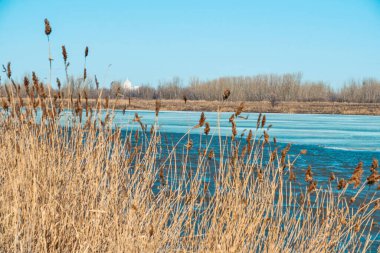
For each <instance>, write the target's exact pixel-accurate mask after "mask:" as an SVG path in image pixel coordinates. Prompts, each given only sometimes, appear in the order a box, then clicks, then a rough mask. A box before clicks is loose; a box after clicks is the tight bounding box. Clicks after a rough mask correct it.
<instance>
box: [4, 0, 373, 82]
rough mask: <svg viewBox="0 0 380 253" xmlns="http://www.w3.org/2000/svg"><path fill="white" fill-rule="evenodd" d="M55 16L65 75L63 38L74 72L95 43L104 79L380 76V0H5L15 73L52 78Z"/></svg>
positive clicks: (57, 53) (7, 43) (8, 54)
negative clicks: (49, 28)
mask: <svg viewBox="0 0 380 253" xmlns="http://www.w3.org/2000/svg"><path fill="white" fill-rule="evenodd" d="M45 17H47V18H48V19H49V20H50V22H51V25H52V28H53V32H52V35H51V42H52V53H53V58H54V62H53V75H54V76H58V77H61V78H62V79H64V72H63V71H64V66H63V60H62V57H61V45H63V44H64V45H66V47H67V50H68V53H69V61H70V63H71V66H70V68H69V71H70V73H71V74H73V75H82V72H83V70H82V69H83V64H84V59H83V52H84V48H85V47H86V46H89V48H90V55H89V58H88V74H89V75H91V76H93V75H94V74H97V76H98V77H99V79H100V80H101V82H102V83H103V84H107V83H109V82H110V81H111V80H123V79H125V78H127V77H128V78H129V79H130V80H132V82H134V83H136V84H138V83H150V84H152V85H156V84H157V83H158V81H159V80H168V79H171V78H172V77H173V76H179V77H181V78H183V79H184V80H185V82H186V80H188V79H189V78H191V77H193V76H197V77H200V78H201V79H212V78H217V77H220V76H239V75H255V74H261V73H278V74H281V73H286V72H302V73H303V77H304V80H315V81H316V80H325V81H327V82H328V83H330V84H331V85H332V86H333V87H339V86H341V85H342V84H343V83H344V81H347V80H349V79H361V78H364V77H375V78H379V79H380V47H379V46H380V1H374V0H361V1H358V0H345V1H336V0H319V1H304V0H290V1H272V0H267V1H254V0H251V1H223V0H219V1H206V0H189V1H174V0H172V1H169V0H161V1H146V0H139V1H121V0H120V1H94V0H93V1H74V0H65V1H42V0H23V1H21V0H0V33H1V35H0V63H1V64H4V63H6V62H8V61H11V62H12V65H13V72H14V76H16V77H19V78H21V77H22V76H23V75H24V74H26V73H30V72H31V71H36V72H37V73H39V75H40V76H41V77H46V76H48V66H49V65H48V61H47V57H48V53H47V40H46V37H45V36H44V25H43V20H44V18H45ZM110 64H112V65H111V66H110V67H108V66H109V65H110Z"/></svg>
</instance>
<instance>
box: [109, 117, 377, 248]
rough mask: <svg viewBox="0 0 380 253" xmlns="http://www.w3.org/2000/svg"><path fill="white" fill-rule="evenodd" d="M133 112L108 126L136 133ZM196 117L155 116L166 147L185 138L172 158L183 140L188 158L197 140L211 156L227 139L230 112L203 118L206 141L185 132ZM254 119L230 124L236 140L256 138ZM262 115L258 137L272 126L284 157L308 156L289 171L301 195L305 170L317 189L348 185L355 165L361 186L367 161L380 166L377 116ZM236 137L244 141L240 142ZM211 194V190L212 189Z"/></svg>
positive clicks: (150, 119)
mask: <svg viewBox="0 0 380 253" xmlns="http://www.w3.org/2000/svg"><path fill="white" fill-rule="evenodd" d="M135 112H136V111H126V113H125V114H123V113H122V111H115V112H114V115H113V116H114V118H113V124H114V125H116V126H118V127H120V128H121V129H122V130H124V131H125V130H136V129H140V124H139V123H137V122H134V121H133V119H134V117H135ZM137 113H138V115H139V117H140V118H141V121H142V122H143V124H146V125H147V129H148V132H149V129H150V126H151V125H152V124H154V123H155V120H156V117H155V113H154V112H153V111H137ZM200 114H201V113H200V112H178V111H171V112H165V111H164V112H160V113H159V117H158V121H157V124H158V126H159V132H160V133H161V135H162V136H163V137H164V138H163V139H164V140H165V141H164V142H166V144H170V145H173V144H175V143H176V142H177V141H178V140H179V139H180V138H181V137H182V136H183V135H184V134H186V133H189V134H190V135H189V137H187V138H184V140H182V143H181V145H179V146H178V147H180V148H178V149H177V151H176V154H177V157H181V154H185V153H186V152H187V151H186V150H185V149H184V148H183V145H184V144H185V143H186V142H187V139H188V138H191V139H192V140H193V142H194V146H193V149H192V151H191V154H190V155H192V156H193V157H197V155H198V149H199V148H200V147H201V146H202V145H200V140H201V139H200V134H201V135H202V143H205V142H206V141H207V142H208V143H211V144H210V146H211V148H213V149H214V150H215V153H216V155H217V154H218V149H219V142H218V138H219V135H221V136H222V138H223V139H226V137H227V136H231V123H230V122H229V120H228V119H229V117H230V116H231V115H232V114H233V112H223V113H219V114H218V113H216V112H205V116H206V122H209V123H210V127H211V131H210V134H209V136H205V135H204V134H203V128H198V129H193V130H191V131H190V132H189V129H191V128H192V127H194V126H195V125H196V124H197V123H198V121H199V117H200ZM258 115H259V114H257V113H243V114H242V116H244V117H246V116H248V119H241V118H237V119H235V121H236V124H237V130H238V134H237V139H239V138H241V139H245V138H246V136H247V134H248V131H249V130H250V129H252V131H253V132H255V130H256V124H257V118H258ZM265 115H266V127H264V129H259V131H258V135H257V137H260V135H262V133H263V130H266V128H267V126H269V125H272V127H271V128H270V129H269V131H268V133H269V135H270V138H271V140H272V139H273V137H276V139H277V143H278V144H277V147H278V148H279V150H281V148H282V147H284V146H285V145H286V144H288V143H291V144H292V147H291V150H290V152H289V155H290V157H291V158H295V157H296V156H297V154H299V152H300V151H301V150H303V149H306V150H307V154H306V155H302V156H300V157H299V159H298V160H297V162H296V163H295V167H294V171H295V172H296V174H297V181H298V182H299V185H300V187H303V189H304V187H305V185H306V183H305V182H304V179H303V178H304V173H305V171H306V169H307V166H308V165H311V166H312V168H313V173H314V179H315V180H317V181H318V187H323V185H325V186H326V185H327V184H328V179H329V175H330V172H334V173H335V175H336V177H337V178H345V179H346V180H347V179H349V177H350V176H351V174H352V172H353V170H354V169H355V167H356V165H357V164H358V162H360V161H362V162H363V163H364V166H363V168H364V174H363V181H364V180H365V178H367V177H368V176H369V175H370V170H369V168H370V165H371V163H372V159H373V158H377V159H379V160H380V116H360V115H323V114H319V115H315V114H273V113H268V114H265ZM241 134H244V136H242V137H240V136H241ZM244 144H245V142H244ZM170 145H169V146H170ZM181 147H182V148H181ZM202 148H204V147H202ZM270 148H271V149H272V150H273V148H275V146H274V145H273V143H272V144H271V147H270ZM267 149H268V148H267ZM268 152H269V151H268ZM194 166H196V162H194ZM209 176H210V177H212V176H213V175H209ZM206 180H207V179H206ZM210 188H211V189H212V186H210ZM351 188H352V187H350V188H349V189H348V191H347V193H348V194H352V195H353V194H354V192H356V191H355V190H353V189H351ZM373 188H374V187H373ZM366 191H367V190H365V192H366ZM368 191H372V192H376V190H375V189H368ZM376 194H377V193H376ZM365 199H366V197H365V196H364V194H363V196H361V195H359V196H358V198H357V201H356V202H358V203H361V201H365ZM374 219H375V226H374V231H373V233H372V235H373V236H375V238H372V239H374V240H375V243H374V244H373V245H372V247H371V249H376V248H377V247H378V246H379V244H380V241H379V240H380V238H378V237H376V233H377V232H378V231H380V226H379V221H380V214H379V212H377V213H376V214H375V216H374Z"/></svg>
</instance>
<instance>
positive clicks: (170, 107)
mask: <svg viewBox="0 0 380 253" xmlns="http://www.w3.org/2000/svg"><path fill="white" fill-rule="evenodd" d="M28 100H29V99H28V98H24V103H25V104H28V102H29V101H28ZM101 101H102V102H101V103H102V108H104V107H105V103H106V102H105V101H106V100H105V99H104V98H102V100H101ZM159 101H160V111H203V112H216V111H218V110H219V111H220V112H233V111H235V110H236V108H237V107H238V106H239V105H240V104H241V103H242V102H243V103H244V108H243V112H257V113H291V114H342V115H380V103H345V102H277V103H276V105H275V106H272V104H271V103H270V102H269V101H223V102H222V101H205V100H188V101H187V103H185V102H184V101H183V100H178V99H177V100H175V99H160V100H159ZM76 102H77V99H74V100H73V103H74V104H75V103H76ZM81 102H82V108H83V109H85V99H84V98H82V99H81ZM68 104H70V100H69V99H64V101H63V107H65V108H67V107H68ZM88 104H89V106H90V107H92V108H96V105H95V104H96V100H95V99H88ZM108 108H110V109H117V110H124V109H125V110H136V111H138V110H152V111H154V110H155V109H156V100H154V99H149V100H148V99H137V98H131V100H130V102H129V100H128V98H123V99H117V100H116V99H110V100H109V103H108Z"/></svg>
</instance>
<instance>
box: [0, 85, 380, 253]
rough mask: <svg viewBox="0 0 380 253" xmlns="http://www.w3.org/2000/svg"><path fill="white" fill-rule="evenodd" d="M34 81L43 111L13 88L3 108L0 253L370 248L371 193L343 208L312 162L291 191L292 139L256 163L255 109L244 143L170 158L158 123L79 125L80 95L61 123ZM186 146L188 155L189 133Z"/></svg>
mask: <svg viewBox="0 0 380 253" xmlns="http://www.w3.org/2000/svg"><path fill="white" fill-rule="evenodd" d="M42 88H43V87H42ZM42 88H41V87H39V89H38V91H39V92H37V91H35V93H33V96H35V98H33V99H31V98H30V101H32V100H35V101H40V102H39V105H40V107H38V108H36V107H35V106H34V103H35V102H33V103H32V102H30V103H25V104H26V105H25V110H21V109H20V107H19V106H18V102H17V103H16V101H17V99H15V96H16V95H12V94H14V93H13V92H12V90H11V91H10V97H9V101H10V103H9V104H8V107H9V111H8V112H7V111H5V110H3V111H2V114H1V122H0V127H1V130H2V134H1V135H0V154H1V155H0V159H1V160H0V251H1V252H73V251H75V252H138V251H142V252H153V251H181V252H182V251H203V252H205V251H206V252H209V251H218V252H227V251H228V252H238V251H239V252H247V251H253V252H255V251H265V252H291V251H298V252H318V251H321V252H333V251H334V252H343V251H345V250H349V251H351V252H356V251H359V250H366V249H368V247H369V246H370V244H371V241H370V239H369V237H366V236H367V235H368V233H369V230H370V229H371V227H372V224H373V221H372V217H373V215H374V213H375V211H376V210H377V208H378V207H377V203H378V201H379V199H378V198H374V197H372V198H369V199H368V200H367V201H366V203H363V205H362V206H361V208H360V210H356V209H352V208H351V207H350V205H349V203H348V201H347V200H346V196H347V194H346V189H347V187H348V185H347V184H345V185H344V186H342V189H343V191H342V192H339V193H337V192H335V190H333V188H335V187H336V186H334V185H332V184H335V183H334V182H332V184H330V185H329V186H326V187H325V188H323V189H322V188H318V187H317V183H316V181H313V178H312V174H311V169H310V170H309V171H308V172H307V174H306V175H307V176H309V177H308V178H309V181H310V185H309V187H308V189H305V190H304V191H303V190H302V192H301V193H300V192H298V193H297V192H295V190H294V186H293V184H292V182H289V181H288V180H290V181H291V180H293V179H291V178H289V176H290V175H289V174H291V173H294V171H292V165H291V164H292V161H290V160H289V159H288V157H287V153H288V152H289V149H290V146H288V147H286V148H285V149H284V150H283V151H282V152H281V156H277V151H276V150H274V151H273V152H274V155H273V157H272V156H271V159H270V161H269V162H268V163H264V162H263V153H264V152H269V151H270V150H267V149H268V148H270V146H271V145H273V144H271V143H270V141H269V136H265V135H264V136H263V137H258V136H260V135H262V132H263V127H264V126H265V122H266V118H265V117H264V116H262V117H261V116H260V118H259V122H260V119H261V122H260V123H258V127H257V129H256V130H254V131H253V132H252V131H250V134H249V135H248V137H247V143H246V144H241V143H240V142H239V141H237V140H235V141H233V142H232V143H231V145H229V144H225V143H224V142H223V141H221V142H223V143H224V144H223V143H221V150H219V153H221V154H222V155H221V156H220V157H215V155H214V151H213V150H209V148H208V143H207V142H203V144H202V146H201V149H202V150H204V152H201V153H200V154H199V157H198V158H197V159H195V160H194V159H192V160H191V159H190V158H189V156H188V155H185V156H183V157H179V156H180V155H178V154H177V152H178V151H179V150H181V149H182V148H183V147H181V146H179V145H178V144H176V145H175V146H174V148H166V146H165V145H163V143H162V142H161V136H160V133H159V132H156V130H155V129H157V127H155V128H153V130H152V135H147V134H146V132H145V129H143V124H142V123H141V119H140V118H139V117H138V115H137V114H136V117H135V118H136V122H137V123H139V124H140V125H141V128H142V129H141V130H139V131H137V132H135V133H127V135H126V137H125V138H121V130H120V129H114V130H112V128H111V127H110V126H111V125H112V117H111V116H110V115H112V110H107V112H104V113H106V115H107V116H105V118H104V117H100V116H101V115H98V114H96V112H95V110H92V109H91V108H90V109H89V110H90V111H94V114H91V115H92V117H91V118H86V117H84V116H83V117H84V118H83V119H84V120H86V123H85V124H80V123H79V121H80V120H79V119H80V117H82V115H78V112H77V111H76V110H78V107H80V106H81V105H79V104H78V103H83V101H80V98H78V100H77V102H76V103H77V104H76V107H75V108H73V109H72V110H73V114H74V115H75V114H77V115H78V116H77V117H76V118H73V119H72V120H68V121H67V122H66V124H69V123H70V125H71V126H72V127H71V128H68V127H67V126H66V127H65V126H62V125H60V124H59V120H58V119H59V108H60V107H59V106H57V105H59V104H60V103H61V102H62V103H63V102H64V101H60V99H59V98H56V99H55V100H53V101H54V103H56V104H50V105H49V102H48V101H50V100H49V97H46V95H45V93H44V92H43V91H41V89H42ZM107 104H108V102H107ZM110 104H111V105H112V101H111V102H110ZM155 106H156V115H158V114H159V109H160V103H159V102H157V103H156V104H155ZM35 109H38V110H41V111H42V114H43V122H44V123H40V121H39V120H37V119H36V116H35ZM238 110H242V108H240V109H239V108H238ZM99 112H100V113H102V110H100V111H99ZM83 113H84V112H83ZM152 113H153V112H152ZM103 116H104V115H103ZM233 116H234V115H233ZM89 119H90V120H89ZM102 119H103V120H102ZM156 119H157V120H158V117H157V118H156ZM235 120H236V119H235V118H234V117H232V120H231V122H233V123H232V131H233V136H235V135H236V133H234V127H233V126H234V124H236V122H235ZM157 122H158V121H157ZM205 122H206V118H205V116H204V114H202V115H201V117H200V120H199V122H194V125H195V127H193V129H196V128H201V127H204V128H205V130H206V129H207V128H209V127H210V126H209V124H207V123H205ZM156 124H157V123H156ZM205 130H204V131H205ZM190 131H191V130H189V132H190ZM208 131H209V130H208ZM202 132H203V131H202ZM267 134H268V133H267ZM252 135H254V136H252ZM184 137H186V136H184ZM257 138H259V141H258V142H255V141H254V140H255V139H257ZM239 145H243V146H245V151H244V154H243V151H242V152H241V153H240V152H239V150H241V149H240V148H239ZM184 148H186V149H187V150H188V152H189V150H191V149H192V148H194V147H193V141H192V140H191V139H188V142H187V144H186V145H185V146H184ZM243 150H244V148H243ZM303 152H304V151H303ZM207 154H208V155H207ZM300 155H302V154H300ZM178 159H180V160H181V162H182V164H181V165H180V164H177V162H178ZM218 159H219V161H223V162H222V163H218V162H217V161H218ZM190 163H192V164H193V165H194V163H195V164H196V166H195V168H194V167H193V168H190ZM374 164H375V162H374ZM375 166H376V164H375V165H373V167H374V168H373V170H375V169H376V168H375ZM211 171H215V176H214V177H212V178H209V177H207V175H209V174H208V173H210V172H211ZM355 171H358V169H357V170H355ZM355 173H357V172H355ZM355 173H354V175H356V174H355ZM291 176H294V175H293V174H291ZM355 182H356V181H355ZM210 187H212V188H213V190H212V191H211V190H210ZM363 188H364V185H363V186H362V187H361V188H360V189H359V190H358V193H357V194H359V193H360V191H362V190H363ZM351 198H354V199H355V196H354V197H351ZM375 205H376V206H375Z"/></svg>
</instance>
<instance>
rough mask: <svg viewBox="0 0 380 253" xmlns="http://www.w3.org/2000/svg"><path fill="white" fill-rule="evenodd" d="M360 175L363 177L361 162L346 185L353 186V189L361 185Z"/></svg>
mask: <svg viewBox="0 0 380 253" xmlns="http://www.w3.org/2000/svg"><path fill="white" fill-rule="evenodd" d="M362 175H363V162H359V163H358V165H357V166H356V168H355V170H354V173H353V174H352V176H351V178H350V179H349V180H348V183H349V184H354V188H357V187H358V186H359V185H360V183H361V179H362Z"/></svg>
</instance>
